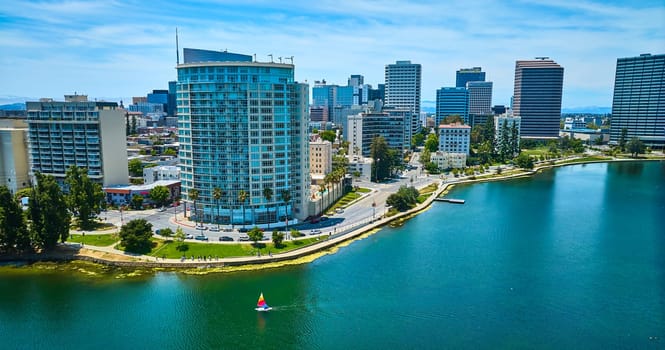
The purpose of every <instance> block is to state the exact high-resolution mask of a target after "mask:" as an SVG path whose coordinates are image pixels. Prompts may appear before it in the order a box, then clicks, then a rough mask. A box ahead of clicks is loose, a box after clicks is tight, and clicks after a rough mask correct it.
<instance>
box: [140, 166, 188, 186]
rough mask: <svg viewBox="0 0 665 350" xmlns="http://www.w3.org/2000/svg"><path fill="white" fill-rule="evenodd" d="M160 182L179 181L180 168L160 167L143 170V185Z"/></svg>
mask: <svg viewBox="0 0 665 350" xmlns="http://www.w3.org/2000/svg"><path fill="white" fill-rule="evenodd" d="M162 180H168V181H173V180H178V181H179V180H180V167H178V166H173V165H162V166H155V167H150V168H143V183H144V184H146V185H148V184H151V183H153V182H156V181H162Z"/></svg>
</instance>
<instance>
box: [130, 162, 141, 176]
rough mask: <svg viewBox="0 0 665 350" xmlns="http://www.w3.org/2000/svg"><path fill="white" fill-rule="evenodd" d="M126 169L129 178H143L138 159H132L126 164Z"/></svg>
mask: <svg viewBox="0 0 665 350" xmlns="http://www.w3.org/2000/svg"><path fill="white" fill-rule="evenodd" d="M127 169H128V170H129V174H130V175H131V176H143V162H141V160H140V159H136V158H135V159H132V160H130V161H129V162H128V163H127Z"/></svg>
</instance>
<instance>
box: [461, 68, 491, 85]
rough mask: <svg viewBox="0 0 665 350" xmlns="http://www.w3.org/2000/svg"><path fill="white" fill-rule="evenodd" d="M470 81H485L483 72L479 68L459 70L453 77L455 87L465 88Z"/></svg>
mask: <svg viewBox="0 0 665 350" xmlns="http://www.w3.org/2000/svg"><path fill="white" fill-rule="evenodd" d="M470 81H485V72H483V71H482V68H480V67H473V68H461V69H460V70H458V71H457V74H456V77H455V87H466V83H467V82H470Z"/></svg>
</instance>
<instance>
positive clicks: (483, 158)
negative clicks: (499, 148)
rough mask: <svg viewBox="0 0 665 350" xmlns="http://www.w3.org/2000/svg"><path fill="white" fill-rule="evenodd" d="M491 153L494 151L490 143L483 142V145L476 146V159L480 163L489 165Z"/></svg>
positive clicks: (487, 141)
mask: <svg viewBox="0 0 665 350" xmlns="http://www.w3.org/2000/svg"><path fill="white" fill-rule="evenodd" d="M493 152H494V149H493V148H492V141H490V140H486V141H483V143H481V144H480V145H479V146H478V158H480V162H481V163H490V162H491V161H492V153H493Z"/></svg>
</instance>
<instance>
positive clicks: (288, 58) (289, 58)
mask: <svg viewBox="0 0 665 350" xmlns="http://www.w3.org/2000/svg"><path fill="white" fill-rule="evenodd" d="M284 59H285V60H291V64H293V56H291V57H284Z"/></svg>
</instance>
